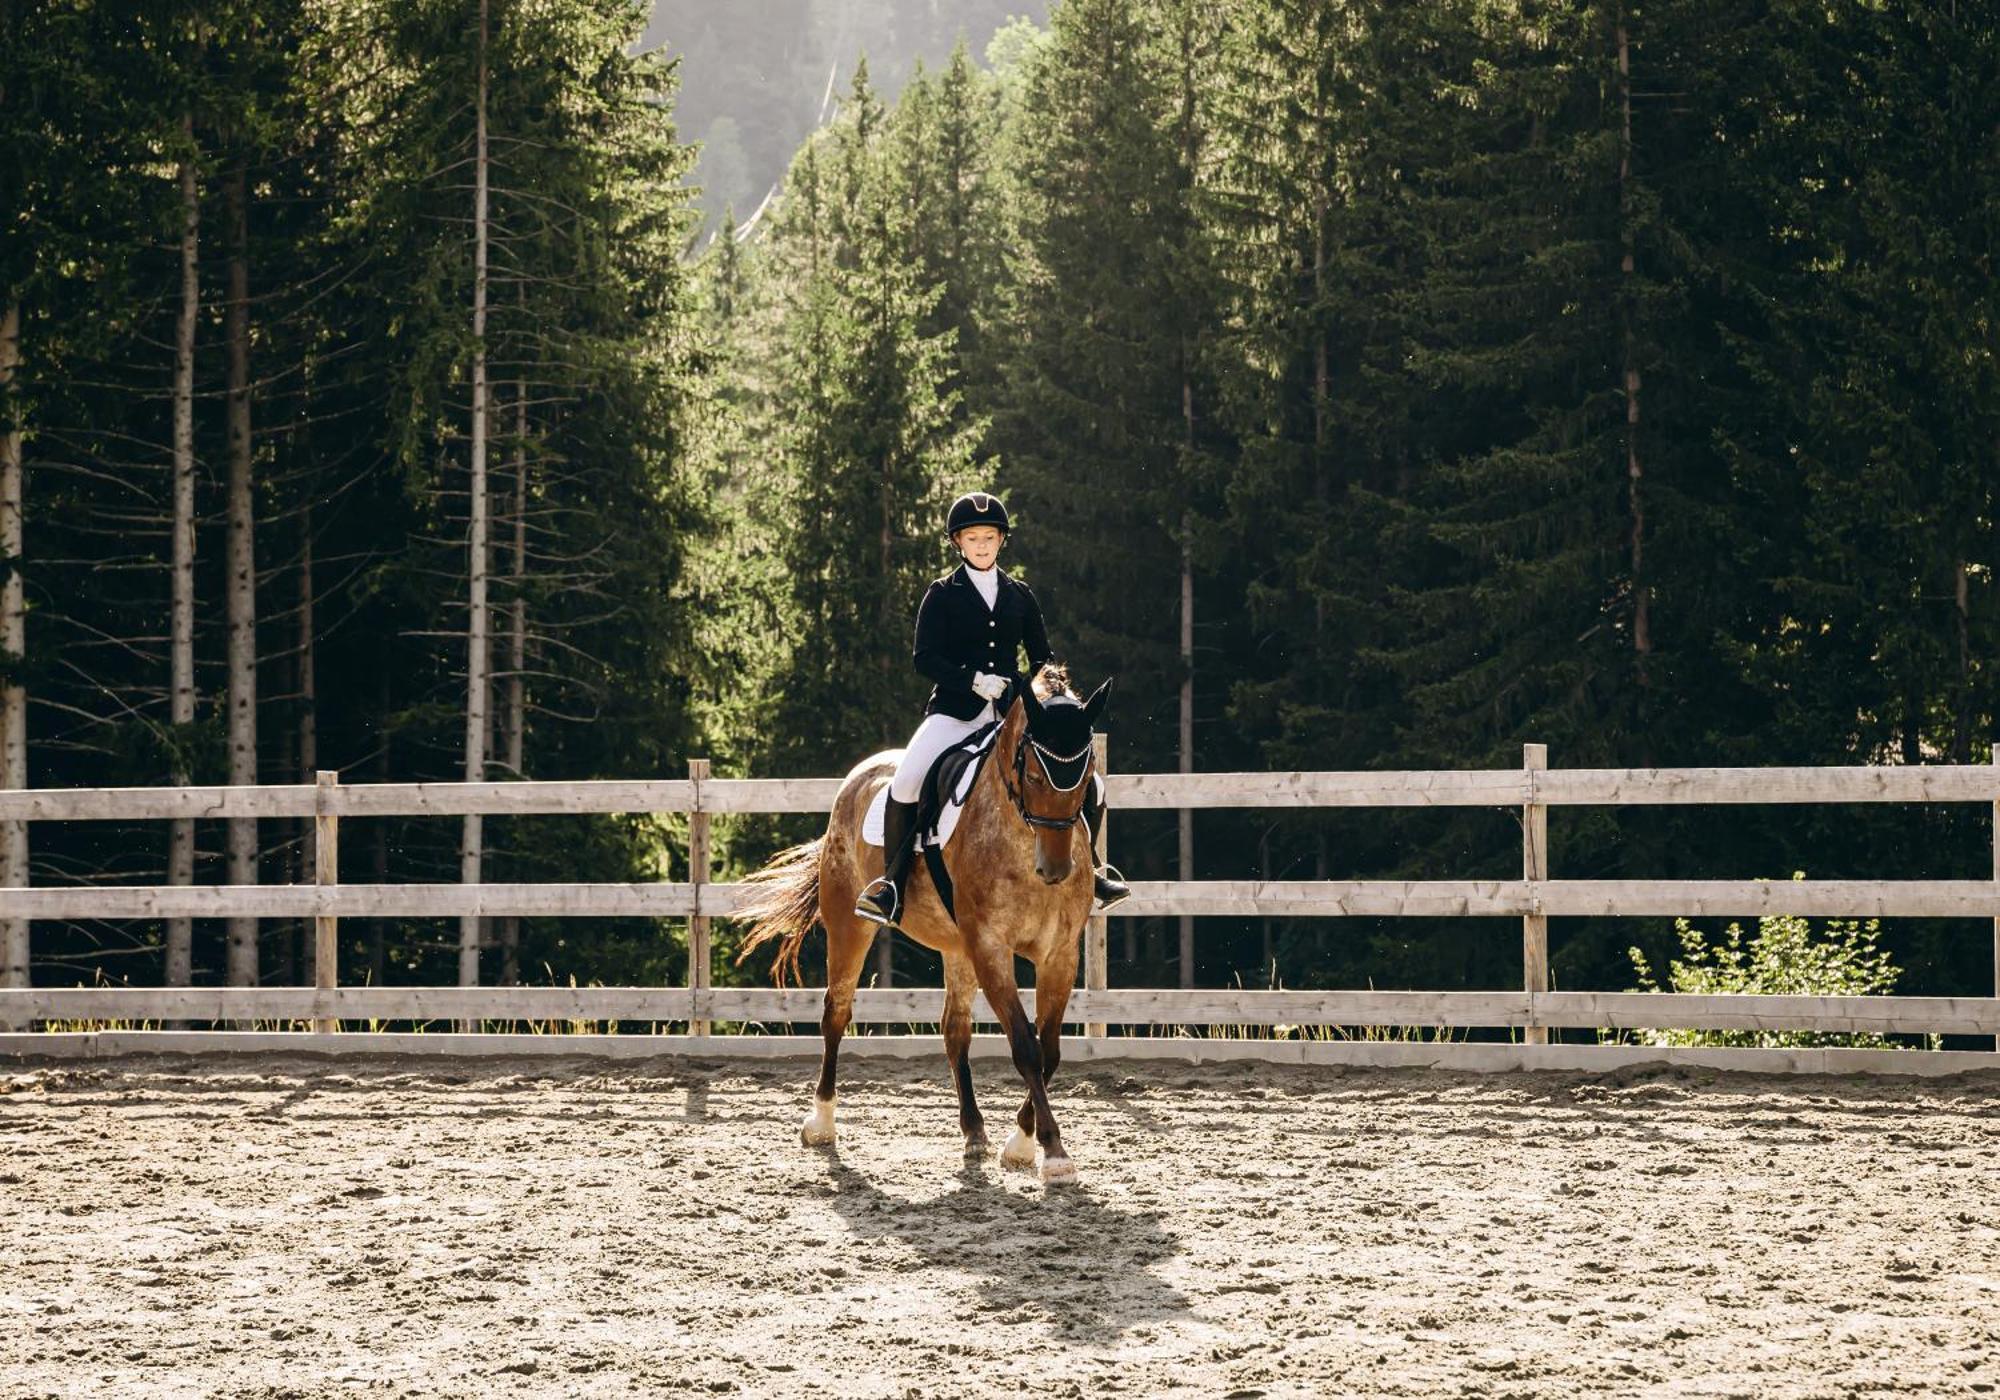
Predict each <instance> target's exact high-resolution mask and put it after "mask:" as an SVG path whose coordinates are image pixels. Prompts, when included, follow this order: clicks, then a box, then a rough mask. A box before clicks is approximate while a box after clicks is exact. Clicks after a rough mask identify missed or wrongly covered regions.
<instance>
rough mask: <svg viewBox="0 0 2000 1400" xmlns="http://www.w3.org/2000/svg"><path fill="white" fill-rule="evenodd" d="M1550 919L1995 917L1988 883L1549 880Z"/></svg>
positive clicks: (1999, 902) (1995, 899)
mask: <svg viewBox="0 0 2000 1400" xmlns="http://www.w3.org/2000/svg"><path fill="white" fill-rule="evenodd" d="M1541 898H1542V907H1543V909H1544V911H1545V912H1547V913H1549V914H1554V915H1611V914H1616V915H1624V916H1634V917H1636V916H1648V915H1688V916H1694V915H1700V914H1719V915H1729V916H1754V915H1760V914H1806V915H1812V916H1815V917H1819V916H1837V917H1841V918H1874V917H1876V916H1878V915H1901V916H1904V917H1908V918H1953V917H1971V918H1987V917H1991V916H1993V915H1995V914H1996V913H2000V884H1996V883H1994V882H1993V881H1991V880H1550V881H1549V882H1547V883H1546V884H1544V885H1543V886H1542V890H1541Z"/></svg>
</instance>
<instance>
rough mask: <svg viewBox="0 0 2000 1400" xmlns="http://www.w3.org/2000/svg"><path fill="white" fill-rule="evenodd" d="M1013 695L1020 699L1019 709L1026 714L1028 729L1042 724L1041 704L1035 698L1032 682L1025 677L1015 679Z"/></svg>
mask: <svg viewBox="0 0 2000 1400" xmlns="http://www.w3.org/2000/svg"><path fill="white" fill-rule="evenodd" d="M1014 693H1015V694H1017V695H1019V696H1020V697H1021V708H1022V709H1024V710H1026V711H1027V713H1028V728H1030V729H1033V728H1034V727H1035V726H1036V725H1038V724H1040V723H1041V722H1042V702H1041V701H1039V700H1037V699H1036V698H1035V686H1034V682H1032V681H1030V680H1028V679H1027V678H1026V677H1016V678H1015V681H1014Z"/></svg>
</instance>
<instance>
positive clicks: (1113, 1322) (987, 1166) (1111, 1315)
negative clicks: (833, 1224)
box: [821, 1147, 1188, 1340]
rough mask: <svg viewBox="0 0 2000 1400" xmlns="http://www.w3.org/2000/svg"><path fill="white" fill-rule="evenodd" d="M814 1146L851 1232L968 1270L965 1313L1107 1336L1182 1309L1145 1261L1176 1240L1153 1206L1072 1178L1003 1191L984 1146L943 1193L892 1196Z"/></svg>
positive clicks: (933, 1264) (1173, 1249)
mask: <svg viewBox="0 0 2000 1400" xmlns="http://www.w3.org/2000/svg"><path fill="white" fill-rule="evenodd" d="M821 1151H822V1153H823V1154H824V1157H825V1160H826V1164H827V1175H828V1177H829V1179H830V1180H831V1181H832V1182H833V1185H834V1187H835V1188H836V1189H835V1191H834V1194H833V1196H832V1198H831V1204H832V1206H833V1208H834V1210H835V1211H837V1212H838V1213H839V1214H840V1216H841V1217H842V1218H843V1219H844V1220H845V1221H846V1222H847V1227H848V1229H849V1231H850V1232H851V1233H852V1234H853V1235H854V1237H855V1238H856V1239H859V1240H893V1241H895V1242H896V1243H898V1244H901V1245H904V1246H906V1247H908V1248H911V1249H914V1250H916V1251H917V1252H918V1253H919V1254H921V1255H922V1256H923V1261H924V1264H925V1266H926V1267H930V1268H943V1269H950V1270H956V1271H959V1272H962V1273H970V1274H974V1275H976V1276H977V1288H978V1292H979V1301H978V1303H977V1304H975V1306H974V1311H975V1314H978V1315H989V1314H999V1315H1000V1317H999V1319H998V1320H1002V1321H1013V1322H1021V1321H1031V1320H1035V1319H1042V1320H1045V1321H1047V1322H1048V1323H1049V1325H1050V1326H1051V1327H1052V1328H1054V1329H1055V1330H1056V1331H1058V1332H1060V1333H1061V1334H1062V1335H1064V1336H1066V1337H1074V1338H1080V1339H1100V1340H1110V1339H1114V1338H1116V1337H1117V1336H1119V1335H1120V1334H1121V1333H1123V1332H1124V1331H1125V1330H1126V1329H1127V1328H1129V1327H1131V1326H1133V1325H1134V1324H1137V1323H1143V1322H1149V1321H1152V1320H1155V1319H1158V1318H1162V1317H1167V1316H1170V1315H1172V1314H1175V1313H1182V1312H1186V1311H1188V1303H1187V1300H1186V1299H1185V1298H1184V1297H1182V1296H1181V1293H1180V1291H1179V1290H1178V1289H1176V1288H1175V1287H1174V1286H1173V1285H1172V1284H1170V1283H1168V1282H1166V1281H1165V1280H1164V1279H1161V1278H1159V1277H1157V1276H1156V1275H1155V1274H1154V1273H1153V1271H1152V1270H1153V1266H1155V1265H1156V1264H1159V1263H1161V1262H1162V1261H1164V1260H1166V1259H1169V1258H1171V1257H1172V1256H1173V1255H1174V1254H1176V1253H1178V1252H1179V1248H1180V1242H1179V1240H1178V1239H1177V1238H1176V1237H1175V1236H1174V1235H1172V1234H1171V1233H1169V1232H1168V1231H1167V1229H1166V1227H1165V1225H1164V1224H1163V1222H1162V1220H1161V1217H1160V1216H1159V1215H1158V1214H1157V1213H1155V1212H1153V1211H1142V1210H1127V1209H1121V1208H1119V1207H1117V1206H1112V1205H1108V1204H1106V1203H1105V1202H1104V1201H1102V1200H1099V1199H1098V1198H1097V1197H1096V1196H1094V1195H1092V1194H1091V1193H1090V1191H1089V1190H1088V1188H1086V1187H1081V1186H1067V1187H1062V1188H1059V1189H1057V1190H1053V1191H1048V1192H1041V1191H1037V1192H1034V1193H1031V1194H1030V1193H1022V1192H1018V1191H1010V1190H1008V1189H1006V1187H1005V1186H1004V1185H1003V1184H1002V1182H1001V1179H1000V1178H1001V1173H1002V1172H1003V1171H1004V1170H1005V1169H1004V1168H1002V1167H1001V1166H1000V1165H999V1164H998V1163H997V1162H996V1161H994V1160H993V1159H991V1158H985V1159H979V1158H968V1159H966V1163H965V1166H964V1167H963V1168H962V1169H961V1170H960V1172H959V1174H958V1185H957V1186H956V1187H955V1188H954V1189H953V1190H951V1191H949V1192H947V1193H945V1194H944V1195H941V1196H934V1197H929V1198H910V1197H904V1196H896V1195H892V1194H890V1193H889V1192H887V1191H884V1190H883V1189H882V1188H881V1187H880V1186H878V1185H876V1184H875V1182H873V1181H871V1180H870V1179H869V1178H868V1177H866V1176H864V1175H862V1174H861V1173H860V1172H858V1171H856V1170H855V1169H854V1168H852V1167H850V1166H848V1165H847V1164H846V1163H844V1162H842V1161H841V1159H840V1154H839V1151H838V1149H837V1148H833V1147H828V1148H824V1149H821ZM978 1315H976V1316H972V1317H967V1318H965V1319H963V1320H964V1321H967V1322H969V1323H976V1322H978V1321H980V1320H983V1319H982V1316H978Z"/></svg>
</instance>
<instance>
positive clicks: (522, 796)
mask: <svg viewBox="0 0 2000 1400" xmlns="http://www.w3.org/2000/svg"><path fill="white" fill-rule="evenodd" d="M330 801H331V805H330V806H327V807H324V808H322V807H320V806H319V805H318V798H317V790H316V788H315V786H314V785H313V784H310V783H295V784H287V785H267V786H263V787H188V788H27V789H8V790H0V819H5V818H9V817H18V818H21V819H30V820H35V821H139V820H147V819H154V818H170V817H310V816H315V815H318V814H319V812H321V811H326V812H330V813H331V814H333V815H334V816H341V817H392V816H465V815H468V814H472V813H479V814H482V815H494V814H499V815H513V816H529V815H536V814H541V815H549V814H556V813H588V812H684V811H687V810H688V809H689V808H690V807H692V806H693V805H694V784H693V783H691V782H689V781H687V780H686V779H684V778H681V779H659V780H646V781H625V780H607V781H575V782H527V783H358V784H353V785H343V786H341V787H340V788H339V789H338V791H337V794H336V795H334V796H333V797H332V798H331V799H330Z"/></svg>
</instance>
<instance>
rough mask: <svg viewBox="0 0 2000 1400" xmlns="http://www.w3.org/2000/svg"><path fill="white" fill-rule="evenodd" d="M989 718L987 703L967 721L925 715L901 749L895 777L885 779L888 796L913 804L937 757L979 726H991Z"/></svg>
mask: <svg viewBox="0 0 2000 1400" xmlns="http://www.w3.org/2000/svg"><path fill="white" fill-rule="evenodd" d="M993 718H994V715H993V702H992V701H991V700H988V701H987V702H986V704H985V706H984V708H982V709H981V710H980V712H979V713H978V714H977V715H975V716H974V717H973V718H971V719H953V718H952V717H951V716H950V715H925V716H924V722H923V723H922V724H920V725H918V726H917V732H916V733H915V734H912V735H911V736H910V746H909V747H908V748H906V749H904V750H903V760H902V762H900V763H898V764H897V765H896V776H895V777H893V778H891V779H890V780H889V796H891V797H893V798H895V799H896V800H897V801H898V802H915V801H916V800H917V794H919V793H920V792H922V791H923V788H924V774H926V773H928V772H930V771H931V765H932V764H933V763H936V762H937V757H938V755H939V754H941V753H943V752H944V751H945V750H946V749H948V748H950V747H951V746H952V745H953V744H956V743H957V742H958V741H959V740H960V739H963V738H964V737H965V736H966V735H968V734H970V733H972V731H973V730H975V729H977V728H979V727H980V726H981V725H984V724H991V723H992V722H993Z"/></svg>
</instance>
